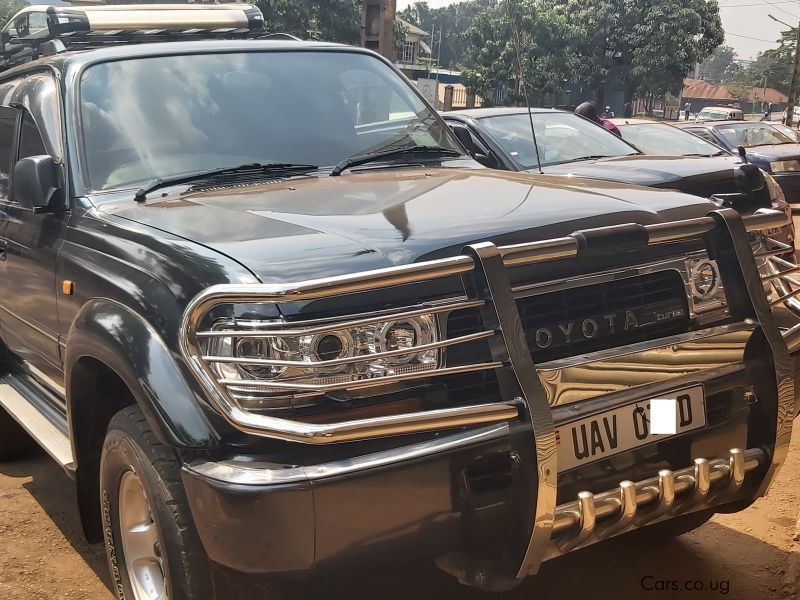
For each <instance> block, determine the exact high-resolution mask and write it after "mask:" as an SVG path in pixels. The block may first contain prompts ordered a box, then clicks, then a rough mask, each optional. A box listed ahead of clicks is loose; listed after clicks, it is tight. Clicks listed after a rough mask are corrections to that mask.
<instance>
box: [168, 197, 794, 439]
mask: <svg viewBox="0 0 800 600" xmlns="http://www.w3.org/2000/svg"><path fill="white" fill-rule="evenodd" d="M742 221H743V223H744V226H745V229H746V231H757V230H762V229H768V228H772V227H778V226H780V225H782V224H783V222H784V221H785V215H784V214H783V213H781V212H779V211H772V210H764V211H761V212H759V213H756V214H754V215H752V216H748V217H744V218H743V219H742ZM714 224H715V219H714V218H713V217H711V216H707V217H699V218H695V219H689V220H686V221H676V222H672V223H658V224H655V225H644V226H641V225H618V226H611V227H603V228H600V229H596V230H588V231H586V232H576V233H574V234H572V235H570V236H567V237H562V238H556V239H552V240H544V241H539V242H531V243H527V244H515V245H509V246H499V247H497V252H498V253H499V255H500V257H501V258H502V264H503V266H505V267H516V266H522V265H530V264H534V263H541V262H549V261H553V260H561V259H567V258H574V257H576V256H577V255H578V253H579V251H581V247H580V240H581V239H585V237H586V236H585V235H584V234H585V233H591V234H593V235H596V234H597V233H598V232H600V233H602V234H603V236H604V237H608V238H613V237H614V236H615V235H616V233H617V231H618V232H619V235H620V236H625V237H629V236H630V235H631V231H632V228H635V230H636V232H637V233H639V234H640V235H641V240H642V242H643V243H645V244H646V245H657V244H664V243H668V242H675V241H680V240H686V239H691V238H696V237H698V236H702V235H704V234H706V233H708V232H710V231H711V230H712V229H713V228H714ZM584 251H585V250H584ZM588 251H589V252H591V251H592V249H591V248H589V249H588ZM475 269H476V260H475V258H474V257H473V256H470V255H469V254H468V253H464V254H460V255H458V256H453V257H449V258H443V259H439V260H434V261H426V262H420V263H412V264H409V265H402V266H398V267H389V268H385V269H377V270H373V271H365V272H361V273H353V274H348V275H340V276H336V277H329V278H324V279H315V280H311V281H305V282H300V283H296V284H285V285H284V284H281V285H272V284H249V285H217V286H213V287H210V288H208V289H206V290H205V291H203V292H202V293H200V294H199V295H198V296H197V297H195V298H194V299H193V300H192V301H191V303H190V304H189V306H188V307H187V309H186V311H185V313H184V316H183V320H182V323H181V348H182V350H183V353H184V356H185V357H186V359H187V362H188V364H189V366H190V368H191V369H192V371H193V372H194V374H195V375H196V376H197V377H198V379H199V380H200V382H201V384H203V387H204V388H205V389H206V391H207V392H208V393H209V397H210V398H211V400H212V401H213V403H214V405H215V408H216V409H217V410H219V412H220V413H221V414H222V415H223V416H224V417H225V418H226V419H227V420H228V421H229V422H230V423H231V424H232V425H234V426H235V427H237V428H239V429H242V430H243V431H247V432H249V433H253V434H256V435H265V436H268V437H275V438H278V439H284V440H289V441H296V442H304V443H311V444H329V443H335V442H342V441H349V440H355V439H369V438H373V437H378V436H386V435H398V434H404V433H415V432H422V431H430V430H431V429H445V428H449V427H461V426H463V425H465V424H475V425H477V424H490V423H496V422H497V421H498V420H502V418H505V419H513V418H516V417H517V416H518V412H517V411H516V410H515V408H514V406H515V405H514V403H513V402H509V403H507V404H506V405H505V407H504V410H502V411H498V410H497V406H496V405H493V404H489V405H482V406H466V407H461V408H453V409H448V410H447V411H445V412H438V413H437V414H438V423H437V419H432V418H431V416H430V415H428V416H423V415H422V414H420V413H408V414H405V415H393V416H390V417H378V418H370V419H360V420H357V421H345V422H340V423H331V424H325V425H318V424H310V423H303V422H299V421H293V420H291V419H283V418H276V417H269V416H264V415H258V414H252V413H249V412H247V411H244V410H241V409H238V408H236V406H235V405H236V403H235V402H234V401H232V400H231V399H230V398H226V397H225V391H224V389H221V386H220V383H223V384H224V383H226V382H225V381H224V380H223V381H220V380H219V379H218V378H217V376H216V375H215V374H214V373H213V372H212V371H211V370H210V369H209V367H208V363H209V362H211V361H209V360H208V359H209V358H211V359H212V360H215V359H213V358H212V357H207V356H204V353H203V352H201V351H200V346H199V339H200V338H203V337H209V336H214V335H221V334H216V333H215V332H213V331H200V330H199V326H200V322H201V321H202V319H203V317H204V316H205V315H207V314H208V312H209V311H210V310H212V309H213V308H215V307H216V306H219V305H221V304H229V303H268V302H290V301H301V300H302V301H306V300H313V299H318V298H326V297H332V296H339V295H343V294H352V293H360V292H366V291H370V290H377V289H381V288H386V287H392V286H398V285H406V284H411V283H420V282H424V281H430V280H432V279H442V278H447V277H454V276H462V277H464V276H468V275H470V274H472V273H474V272H475ZM474 304H476V305H477V304H482V303H481V302H475V303H474ZM488 329H489V328H487V331H486V332H483V334H482V335H485V336H486V337H489V336H494V335H498V332H497V331H496V330H488ZM228 335H230V333H228ZM243 335H244V336H246V335H247V333H246V332H243ZM262 335H263V334H262ZM471 339H473V338H471V337H469V338H468V337H465V338H464V340H462V341H470V340H471ZM453 343H456V341H453V340H450V341H449V344H453ZM447 344H448V342H445V343H443V344H442V345H447ZM344 360H348V359H344ZM240 362H241V361H240ZM249 362H252V363H253V364H262V363H263V364H273V363H275V362H278V361H272V362H270V361H267V360H263V359H251V360H250V361H249ZM499 366H500V365H499V364H498V363H497V361H494V362H491V363H487V364H481V365H470V369H471V370H485V369H496V368H498V367H499ZM437 374H446V372H445V373H442V370H441V369H440V370H438V371H420V372H416V373H409V374H405V375H402V376H396V378H397V380H398V381H408V380H413V379H421V378H429V377H431V376H435V375H437ZM386 382H387V383H389V381H386ZM236 383H239V384H240V385H242V384H245V383H246V384H247V385H252V386H253V387H258V386H259V385H261V383H263V382H257V381H247V382H236ZM374 383H375V382H369V381H367V382H356V383H354V384H353V385H352V388H353V389H355V388H358V387H363V386H366V385H374ZM281 385H282V386H283V387H284V388H285V389H292V388H293V387H301V386H293V385H292V384H288V383H287V384H278V385H277V386H276V385H275V384H272V387H280V386H281ZM307 388H308V386H306V387H305V388H302V389H307ZM320 391H326V390H325V389H322V390H320ZM501 416H502V418H501ZM462 417H463V418H462Z"/></svg>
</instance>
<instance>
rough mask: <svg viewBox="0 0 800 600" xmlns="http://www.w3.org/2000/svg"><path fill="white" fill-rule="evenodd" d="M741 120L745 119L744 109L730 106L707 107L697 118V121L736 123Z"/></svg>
mask: <svg viewBox="0 0 800 600" xmlns="http://www.w3.org/2000/svg"><path fill="white" fill-rule="evenodd" d="M739 119H744V113H743V112H742V109H740V108H732V107H730V106H707V107H706V108H704V109H703V110H701V111H700V112H699V113H697V116H696V117H695V120H696V121H736V120H739Z"/></svg>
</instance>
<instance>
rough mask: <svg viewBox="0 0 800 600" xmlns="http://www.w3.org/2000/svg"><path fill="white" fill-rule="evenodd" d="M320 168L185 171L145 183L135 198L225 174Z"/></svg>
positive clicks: (289, 165) (279, 166)
mask: <svg viewBox="0 0 800 600" xmlns="http://www.w3.org/2000/svg"><path fill="white" fill-rule="evenodd" d="M317 169H319V167H318V166H316V165H302V164H293V163H268V164H266V165H262V164H260V163H250V164H246V165H239V166H238V167H224V168H222V169H211V170H208V171H195V172H194V173H184V174H183V175H174V176H172V177H160V178H157V179H153V180H152V181H150V182H149V183H147V184H146V185H143V186H142V187H141V188H139V190H138V191H137V192H136V195H135V196H134V200H136V201H137V202H144V201H145V200H146V199H147V194H150V193H151V192H154V191H156V190H157V189H160V188H163V187H167V186H170V185H179V184H181V183H191V182H193V181H198V180H202V179H221V178H224V177H225V176H229V175H230V176H236V175H242V174H253V173H275V172H279V173H287V172H288V173H306V172H308V171H316V170H317Z"/></svg>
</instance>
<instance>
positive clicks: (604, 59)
mask: <svg viewBox="0 0 800 600" xmlns="http://www.w3.org/2000/svg"><path fill="white" fill-rule="evenodd" d="M509 14H512V15H514V22H515V23H516V25H517V28H518V30H519V32H520V52H521V55H522V71H523V77H524V79H525V80H526V81H527V82H528V84H529V88H531V89H532V90H533V91H534V92H536V93H547V92H556V91H559V90H560V89H562V88H563V85H564V83H565V82H566V81H571V82H575V83H578V84H579V85H581V86H582V87H584V88H585V89H589V90H593V91H594V92H595V95H596V96H597V97H598V98H601V94H602V89H603V87H604V84H605V83H606V82H607V81H611V80H616V81H618V82H620V84H621V85H623V86H624V88H625V90H626V92H627V95H628V97H632V96H633V95H635V94H638V95H646V94H655V95H663V94H666V93H678V92H679V90H680V88H681V84H682V81H683V78H684V77H685V76H686V74H687V73H688V72H689V71H690V70H691V69H692V68H693V67H694V65H695V64H696V63H698V62H701V61H702V60H703V59H705V58H706V57H708V56H710V55H711V53H712V52H713V51H714V49H715V48H716V47H717V46H719V45H720V44H721V43H722V42H723V40H724V33H723V30H722V24H721V22H720V17H719V6H718V4H717V2H716V0H635V1H633V0H591V1H589V0H500V2H499V3H497V4H496V5H494V6H491V7H489V8H488V9H486V10H485V11H484V12H483V13H481V14H480V15H479V16H478V17H477V18H475V19H474V21H473V24H472V27H471V28H470V29H469V30H468V32H467V39H468V42H469V48H468V58H469V59H470V60H471V61H472V62H471V65H472V66H471V68H470V69H468V70H467V71H466V73H465V75H466V79H467V83H468V85H469V86H470V87H471V88H472V89H474V90H475V91H477V92H478V93H482V94H484V95H485V94H487V93H488V92H490V91H492V90H494V89H495V87H497V86H504V87H505V88H506V89H508V90H514V92H512V96H511V97H510V98H509V100H510V101H512V102H519V100H520V98H519V82H518V81H517V79H518V77H517V75H516V72H517V70H518V69H517V67H516V65H515V64H514V52H513V39H514V38H513V35H512V29H511V26H510V21H509ZM492 95H493V94H490V96H489V97H491V96H492Z"/></svg>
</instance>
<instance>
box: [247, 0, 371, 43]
mask: <svg viewBox="0 0 800 600" xmlns="http://www.w3.org/2000/svg"><path fill="white" fill-rule="evenodd" d="M256 5H257V6H258V7H259V8H260V9H261V12H263V13H264V21H265V23H266V27H267V29H268V30H269V31H274V32H280V33H288V34H291V35H294V36H297V37H299V38H301V39H313V40H326V41H330V42H343V43H347V44H358V43H359V41H360V38H361V30H360V26H361V1H360V0H257V1H256Z"/></svg>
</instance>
